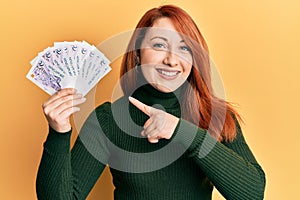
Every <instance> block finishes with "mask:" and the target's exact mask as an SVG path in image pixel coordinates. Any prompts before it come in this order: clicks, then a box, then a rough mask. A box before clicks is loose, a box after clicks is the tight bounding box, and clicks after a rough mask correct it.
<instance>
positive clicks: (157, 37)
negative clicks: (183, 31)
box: [150, 36, 185, 43]
mask: <svg viewBox="0 0 300 200" xmlns="http://www.w3.org/2000/svg"><path fill="white" fill-rule="evenodd" d="M154 39H161V40H164V41H166V42H168V39H167V38H165V37H162V36H154V37H153V38H151V39H150V41H152V40H154ZM180 43H185V41H184V40H181V41H180Z"/></svg>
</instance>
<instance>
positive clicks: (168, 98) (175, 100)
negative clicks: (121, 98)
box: [132, 83, 184, 110]
mask: <svg viewBox="0 0 300 200" xmlns="http://www.w3.org/2000/svg"><path fill="white" fill-rule="evenodd" d="M183 85H184V84H183ZM183 85H182V86H180V87H179V88H177V89H176V90H175V91H173V92H167V93H166V92H161V91H159V90H157V89H156V88H154V87H153V86H152V85H151V84H149V83H146V84H145V85H142V86H141V87H139V88H138V89H137V90H136V91H135V92H134V93H133V94H132V96H133V97H134V98H136V99H138V100H139V101H141V102H143V103H144V104H146V105H149V106H154V107H157V108H159V107H163V109H165V110H170V109H171V110H173V109H180V103H179V102H180V99H181V90H182V88H183Z"/></svg>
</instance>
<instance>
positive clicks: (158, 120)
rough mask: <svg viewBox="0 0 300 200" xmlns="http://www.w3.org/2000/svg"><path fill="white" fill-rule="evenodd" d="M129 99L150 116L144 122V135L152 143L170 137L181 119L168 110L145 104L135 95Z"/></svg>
mask: <svg viewBox="0 0 300 200" xmlns="http://www.w3.org/2000/svg"><path fill="white" fill-rule="evenodd" d="M129 101H130V102H131V103H132V104H133V105H134V106H136V107H137V108H138V109H139V110H141V111H142V112H144V113H145V114H146V115H148V116H149V117H150V118H149V119H148V120H147V121H146V122H145V124H144V130H143V131H142V132H141V135H142V136H145V137H147V138H148V141H149V142H151V143H157V142H158V140H159V139H162V138H164V139H170V138H171V137H172V135H173V133H174V131H175V128H176V126H177V124H178V121H179V119H178V118H177V117H175V116H173V115H171V114H169V113H167V112H164V111H162V110H159V109H156V108H153V107H151V106H148V105H145V104H144V103H142V102H140V101H138V100H137V99H135V98H133V97H129Z"/></svg>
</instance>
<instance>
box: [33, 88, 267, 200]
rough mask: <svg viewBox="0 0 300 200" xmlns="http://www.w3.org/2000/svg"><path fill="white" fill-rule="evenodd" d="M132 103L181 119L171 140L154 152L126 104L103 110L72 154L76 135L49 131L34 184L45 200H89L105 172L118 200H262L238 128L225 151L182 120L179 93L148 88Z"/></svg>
mask: <svg viewBox="0 0 300 200" xmlns="http://www.w3.org/2000/svg"><path fill="white" fill-rule="evenodd" d="M132 96H133V97H135V98H136V99H138V100H140V101H141V102H143V103H145V104H147V105H150V106H154V107H157V108H162V109H164V110H165V111H166V112H168V113H170V114H173V115H175V116H177V117H179V119H180V120H179V123H178V125H177V127H176V130H175V132H174V134H173V136H172V138H171V139H170V140H165V139H161V140H159V142H158V143H155V144H152V143H149V142H148V140H147V139H146V138H142V137H141V136H140V132H141V131H142V127H143V125H144V123H145V121H146V120H147V119H148V116H146V115H145V114H144V113H142V112H141V111H140V110H138V109H137V108H136V107H134V106H133V105H132V104H130V103H129V101H128V98H127V97H122V98H120V99H118V100H117V101H115V102H113V103H109V102H107V103H104V104H102V105H100V106H98V107H97V108H96V109H95V110H94V111H93V112H92V113H91V114H90V116H89V117H88V119H87V120H86V122H85V124H84V125H83V127H82V128H81V131H80V134H79V137H77V140H76V142H75V144H74V146H73V148H72V150H71V151H70V135H71V131H70V132H68V133H58V132H56V131H55V130H53V129H51V127H50V128H49V134H48V137H47V139H46V142H45V143H44V151H43V156H42V159H41V163H40V166H39V171H38V176H37V182H36V189H37V196H38V198H39V199H41V200H43V199H53V200H58V199H62V200H68V199H85V198H86V196H87V195H88V193H89V192H90V190H91V189H92V187H93V186H94V184H95V182H96V181H97V179H98V178H99V177H100V175H101V173H102V171H103V169H104V168H105V166H106V165H108V167H109V168H110V172H111V174H112V177H113V184H114V186H115V190H114V199H115V200H200V199H201V200H208V199H211V195H212V190H213V187H216V188H217V189H218V191H219V192H220V193H221V194H222V195H223V196H224V197H225V198H226V199H236V200H246V199H249V200H256V199H257V200H258V199H263V196H264V187H265V175H264V172H263V170H262V168H261V167H260V165H259V164H258V162H257V161H256V159H255V158H254V156H253V154H252V153H251V150H250V149H249V147H248V145H247V143H246V141H245V139H244V137H243V134H242V132H241V129H240V126H239V124H238V123H237V137H236V139H235V140H234V141H233V142H230V143H220V142H218V141H217V140H216V139H215V138H213V137H212V136H210V134H209V133H208V132H207V131H206V130H203V129H200V128H199V127H197V126H195V125H193V124H192V123H190V122H188V121H186V120H184V119H182V118H181V113H180V105H179V102H178V99H177V97H176V96H175V95H174V94H173V93H162V92H159V91H157V90H155V89H154V88H153V87H151V86H150V85H144V86H142V87H141V88H139V89H138V90H137V91H136V92H135V93H134V94H133V95H132ZM179 98H180V97H179Z"/></svg>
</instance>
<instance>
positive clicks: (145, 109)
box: [129, 97, 151, 116]
mask: <svg viewBox="0 0 300 200" xmlns="http://www.w3.org/2000/svg"><path fill="white" fill-rule="evenodd" d="M129 101H130V102H131V103H132V104H133V105H134V106H135V107H137V108H138V109H139V110H141V111H142V112H143V113H145V114H146V115H148V116H150V114H151V112H150V111H151V107H150V106H147V105H146V104H144V103H142V102H140V101H139V100H137V99H135V98H133V97H129Z"/></svg>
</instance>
